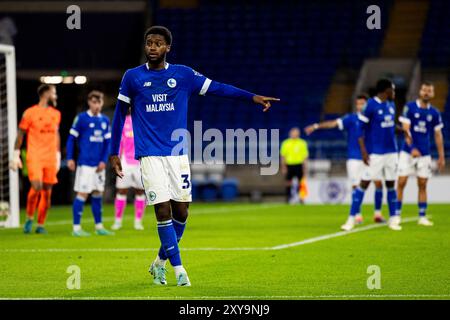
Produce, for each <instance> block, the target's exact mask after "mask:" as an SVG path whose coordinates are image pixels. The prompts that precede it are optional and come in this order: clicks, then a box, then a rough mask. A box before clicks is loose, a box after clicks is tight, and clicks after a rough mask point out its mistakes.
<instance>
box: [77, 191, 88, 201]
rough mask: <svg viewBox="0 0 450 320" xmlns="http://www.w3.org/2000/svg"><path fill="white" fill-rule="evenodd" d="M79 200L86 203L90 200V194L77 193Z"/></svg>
mask: <svg viewBox="0 0 450 320" xmlns="http://www.w3.org/2000/svg"><path fill="white" fill-rule="evenodd" d="M77 198H79V199H83V200H84V201H86V200H87V198H88V194H87V193H83V192H78V193H77Z"/></svg>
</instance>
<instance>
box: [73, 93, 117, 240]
mask: <svg viewBox="0 0 450 320" xmlns="http://www.w3.org/2000/svg"><path fill="white" fill-rule="evenodd" d="M87 103H88V106H89V109H88V110H87V111H85V112H82V113H80V114H78V115H77V116H76V118H75V120H74V121H73V124H72V128H71V129H70V134H69V138H68V139H67V146H66V150H67V166H68V168H69V170H71V171H74V170H75V168H76V174H75V184H74V190H75V192H76V193H77V195H76V197H75V200H74V202H73V232H72V235H73V236H75V237H85V236H89V235H90V234H89V233H88V232H86V231H84V230H83V229H82V228H81V216H82V214H83V207H84V204H85V202H86V200H87V198H88V196H89V195H91V208H92V214H93V215H94V221H95V233H96V234H97V235H101V236H104V235H112V234H113V233H112V232H111V231H108V230H106V229H105V228H104V226H103V223H102V215H103V191H104V190H105V167H106V161H107V159H108V154H109V143H110V140H111V128H110V124H109V119H108V117H107V116H105V115H103V114H102V113H101V110H102V107H103V93H102V92H100V91H96V90H94V91H91V92H90V93H89V94H88V101H87ZM75 146H77V147H78V151H79V152H78V159H77V163H76V165H75Z"/></svg>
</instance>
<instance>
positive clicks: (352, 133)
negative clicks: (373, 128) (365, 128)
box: [336, 112, 362, 160]
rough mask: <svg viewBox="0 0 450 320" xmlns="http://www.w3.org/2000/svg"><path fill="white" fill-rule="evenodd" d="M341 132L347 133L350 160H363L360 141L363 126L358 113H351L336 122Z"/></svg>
mask: <svg viewBox="0 0 450 320" xmlns="http://www.w3.org/2000/svg"><path fill="white" fill-rule="evenodd" d="M336 121H337V124H338V128H339V130H346V131H347V154H348V159H354V160H362V155H361V149H360V147H359V142H358V139H359V138H360V137H361V136H362V125H361V122H360V120H359V118H358V113H356V112H355V113H349V114H346V115H345V116H343V117H341V118H339V119H337V120H336Z"/></svg>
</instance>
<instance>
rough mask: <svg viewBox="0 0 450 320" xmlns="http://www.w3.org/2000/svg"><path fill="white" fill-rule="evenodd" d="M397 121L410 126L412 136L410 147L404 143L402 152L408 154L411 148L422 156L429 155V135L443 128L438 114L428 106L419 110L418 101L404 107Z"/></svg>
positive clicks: (433, 108)
mask: <svg viewBox="0 0 450 320" xmlns="http://www.w3.org/2000/svg"><path fill="white" fill-rule="evenodd" d="M399 120H400V122H402V123H408V124H410V132H411V136H412V145H411V146H409V145H408V144H407V143H406V142H404V143H403V148H402V150H403V151H406V152H408V153H410V152H411V149H412V148H417V149H418V150H419V151H420V153H421V154H422V156H428V155H430V138H431V134H432V133H433V132H434V131H437V130H441V129H442V128H443V127H444V124H443V122H442V117H441V114H440V112H439V111H438V110H437V109H436V108H435V107H433V106H432V105H430V104H428V106H427V107H426V108H421V107H420V103H419V100H416V101H411V102H408V103H407V104H406V105H405V107H404V109H403V114H402V116H400V117H399Z"/></svg>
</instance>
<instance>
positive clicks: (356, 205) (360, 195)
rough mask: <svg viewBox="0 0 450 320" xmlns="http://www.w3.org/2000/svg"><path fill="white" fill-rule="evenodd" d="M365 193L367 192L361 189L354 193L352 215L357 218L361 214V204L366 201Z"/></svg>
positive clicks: (358, 188)
mask: <svg viewBox="0 0 450 320" xmlns="http://www.w3.org/2000/svg"><path fill="white" fill-rule="evenodd" d="M364 193H365V190H363V189H361V188H360V187H357V188H355V190H353V193H352V205H351V207H350V215H351V216H353V217H354V216H356V215H357V214H358V213H360V212H361V204H362V202H363V199H364Z"/></svg>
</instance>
